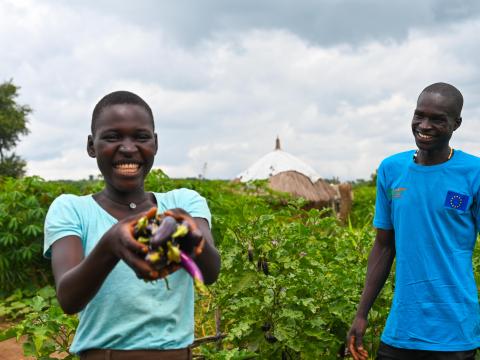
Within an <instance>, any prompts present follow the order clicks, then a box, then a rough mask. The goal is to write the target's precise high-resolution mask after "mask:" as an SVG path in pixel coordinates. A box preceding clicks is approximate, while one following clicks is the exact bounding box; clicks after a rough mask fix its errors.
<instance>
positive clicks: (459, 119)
mask: <svg viewBox="0 0 480 360" xmlns="http://www.w3.org/2000/svg"><path fill="white" fill-rule="evenodd" d="M460 125H462V117H461V116H459V117H458V118H457V120H455V127H454V128H453V131H455V130H457V129H458V128H459V127H460Z"/></svg>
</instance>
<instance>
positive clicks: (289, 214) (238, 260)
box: [0, 171, 392, 360]
mask: <svg viewBox="0 0 480 360" xmlns="http://www.w3.org/2000/svg"><path fill="white" fill-rule="evenodd" d="M101 187H102V184H101V182H98V181H95V182H46V181H43V180H41V179H39V178H35V177H34V178H25V179H22V180H13V179H4V180H2V181H0V204H1V205H0V267H1V271H0V279H1V284H2V285H1V290H2V291H3V292H4V293H7V292H11V291H12V290H13V289H15V288H17V289H19V288H27V287H28V286H27V284H29V283H33V284H35V285H36V287H37V288H38V287H41V286H43V285H44V284H46V283H50V284H51V277H50V275H46V274H50V272H51V271H50V269H49V263H48V262H47V261H45V260H43V259H42V256H41V253H42V245H43V220H44V216H45V214H46V211H47V209H48V206H49V205H50V203H51V202H52V201H53V199H54V198H55V197H57V196H58V195H60V194H61V193H66V192H67V193H74V194H86V193H91V192H95V191H98V190H99V189H101ZM179 187H187V188H190V189H194V190H196V191H198V192H199V193H200V194H201V195H203V196H204V197H205V198H206V199H207V200H208V203H209V206H210V209H211V211H212V214H213V229H212V230H213V233H214V237H215V241H216V245H217V247H218V248H219V251H220V252H221V255H222V271H221V274H220V278H219V280H218V281H217V283H215V284H214V285H213V286H211V287H209V289H210V294H209V295H206V296H203V295H199V296H198V298H197V304H196V305H197V309H198V310H200V311H199V312H197V319H196V327H197V328H196V333H197V335H198V336H203V335H218V334H216V330H217V329H216V324H215V313H216V312H217V313H220V314H221V321H220V324H221V328H220V329H218V330H220V331H221V333H223V334H224V335H225V338H224V339H223V340H222V341H220V342H217V343H214V344H204V345H202V346H200V348H199V349H197V350H196V351H197V353H198V355H200V354H202V355H203V356H204V358H207V359H217V360H220V359H247V358H253V357H257V358H259V359H279V358H282V357H283V358H291V359H319V358H321V359H335V358H337V354H338V353H339V352H342V344H343V342H344V339H345V336H346V332H347V330H348V328H349V326H350V323H351V321H352V319H353V316H354V312H355V308H356V305H357V302H358V300H359V297H360V292H361V290H362V288H363V282H364V276H365V272H366V262H367V257H368V253H369V251H370V248H371V246H372V243H373V238H374V230H373V229H372V227H371V226H370V223H371V218H372V214H373V213H372V211H373V203H372V199H374V188H371V187H360V188H356V189H355V202H354V209H353V213H352V221H351V225H350V226H349V227H343V226H340V225H339V223H338V222H337V220H336V218H334V217H333V216H332V214H331V212H330V211H329V210H322V211H318V210H315V209H313V210H305V209H304V205H305V204H304V202H303V201H302V200H292V199H290V198H289V197H288V196H285V195H282V194H277V193H273V192H271V191H269V190H268V189H267V188H266V186H265V182H255V183H248V184H240V183H230V182H226V181H207V180H195V179H186V180H173V179H169V178H168V177H166V176H165V175H164V174H163V173H162V172H161V171H154V172H152V173H151V174H150V175H149V177H148V178H147V181H146V189H147V190H154V191H168V190H171V189H174V188H179ZM358 194H360V195H358ZM372 194H373V198H372ZM249 256H250V257H251V258H252V259H251V261H250V259H249ZM19 269H21V270H20V271H19ZM45 291H46V290H44V292H45ZM15 294H16V295H15ZM27 295H28V292H27V293H25V292H21V293H20V295H19V294H18V293H14V295H12V296H13V298H12V297H11V296H10V297H8V298H7V299H5V300H4V301H3V303H2V302H0V317H8V316H10V320H12V321H17V325H16V326H15V328H14V330H12V329H11V330H7V332H6V333H4V337H5V336H7V335H8V336H20V335H27V337H28V340H27V345H25V350H26V351H27V353H28V354H33V355H34V356H36V357H37V358H39V359H48V356H49V351H54V350H55V351H59V350H60V351H65V350H66V349H67V348H68V344H67V343H68V342H69V341H70V340H71V335H72V334H73V329H74V328H75V326H76V318H75V317H73V318H72V317H69V316H66V315H63V313H62V312H61V310H60V308H59V307H58V304H57V303H56V302H55V301H53V298H48V296H47V297H45V294H43V295H44V296H40V298H38V297H36V296H37V295H38V294H30V295H28V296H27ZM15 296H16V297H15ZM29 296H30V297H29ZM27 298H28V299H30V300H27ZM391 298H392V285H391V282H390V281H389V282H388V283H387V285H386V287H385V289H384V291H383V292H382V294H381V296H380V298H379V299H378V300H377V302H376V303H375V307H374V309H373V310H372V312H371V314H370V319H369V320H370V326H369V330H368V332H367V336H366V346H367V347H368V348H369V349H370V350H371V352H372V353H375V349H376V347H377V346H378V341H379V335H380V333H381V330H382V328H383V325H384V323H385V319H386V316H387V314H388V309H389V306H390V301H391ZM19 299H23V300H19ZM42 299H43V300H42ZM26 303H28V304H30V305H28V306H29V307H28V309H32V310H31V311H30V310H26V309H27V308H26V307H25V306H24V305H22V304H26ZM2 304H3V305H2ZM32 304H33V305H32ZM2 306H3V307H2ZM15 307H17V309H16V310H15ZM2 309H3V310H2ZM22 309H23V310H22ZM2 311H3V314H2ZM14 312H16V314H17V318H16V319H14V318H13V316H12V314H13V313H14ZM6 314H10V315H8V316H7V315H6ZM57 330H58V331H65V334H66V335H65V337H64V340H62V341H63V342H61V344H60V345H59V344H58V343H55V339H58V338H55V337H53V340H54V342H53V343H52V342H51V341H50V340H52V339H50V340H49V338H50V337H52V336H53V335H51V334H53V333H52V332H51V331H57ZM200 330H201V331H200Z"/></svg>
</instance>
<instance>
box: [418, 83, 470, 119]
mask: <svg viewBox="0 0 480 360" xmlns="http://www.w3.org/2000/svg"><path fill="white" fill-rule="evenodd" d="M423 93H435V94H441V95H443V96H445V97H447V98H449V99H451V100H452V105H453V110H454V114H453V115H454V116H455V117H456V118H458V117H460V114H461V113H462V108H463V95H462V93H461V92H460V90H458V89H457V88H456V87H455V86H453V85H450V84H447V83H443V82H438V83H435V84H432V85H429V86H427V87H426V88H425V89H423V91H422V92H421V93H420V96H422V94H423ZM420 96H419V97H420Z"/></svg>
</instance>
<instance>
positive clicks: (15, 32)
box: [0, 0, 480, 180]
mask: <svg viewBox="0 0 480 360" xmlns="http://www.w3.org/2000/svg"><path fill="white" fill-rule="evenodd" d="M479 33H480V2H478V1H474V0H437V1H435V0H423V1H413V0H412V1H410V0H398V1H397V0H391V1H384V0H363V1H360V0H352V1H347V0H296V1H293V0H291V1H285V0H263V1H262V0H260V1H259V0H256V1H253V0H238V1H233V0H232V1H225V0H218V1H213V0H203V1H196V0H189V1H187V0H176V1H166V0H162V1H160V0H158V1H156V0H144V1H142V0H139V1H135V2H132V1H113V0H111V1H110V0H105V1H102V0H96V1H91V0H87V1H85V0H82V1H80V0H75V1H63V2H61V1H53V0H52V1H48V0H36V1H34V0H0V81H6V80H9V79H13V82H14V83H15V84H16V85H18V86H20V87H21V90H20V96H19V98H18V102H19V103H21V104H28V105H30V106H31V107H32V108H33V110H34V112H33V113H32V115H31V116H30V118H29V128H30V131H31V132H30V134H29V135H28V136H26V137H23V138H22V141H21V143H20V145H19V146H18V148H17V153H18V154H19V155H21V156H22V157H24V158H25V159H26V160H27V162H28V174H30V175H40V176H42V177H43V178H45V179H60V178H62V179H81V178H87V177H88V175H90V174H93V175H97V174H98V170H97V168H96V163H95V161H94V160H93V159H90V158H89V157H88V156H87V154H86V151H85V144H86V138H87V135H88V134H89V125H90V117H91V112H92V110H93V107H94V105H95V104H96V102H97V101H98V100H99V99H100V98H101V97H102V96H103V95H105V94H106V93H108V92H110V91H114V90H119V89H125V90H131V91H134V92H136V93H138V94H139V95H140V96H142V97H143V98H144V99H145V100H146V101H147V102H148V103H149V104H150V105H151V107H152V109H153V112H154V116H155V121H156V126H157V132H158V136H159V145H160V148H159V152H158V155H157V159H156V162H155V166H158V167H161V168H163V169H164V170H165V171H166V173H167V174H168V175H170V176H172V177H187V176H197V175H198V174H200V173H202V171H203V169H204V164H205V163H206V164H207V166H206V172H205V175H206V177H207V178H223V179H228V178H233V177H235V176H236V175H237V174H238V173H240V172H241V171H243V170H244V169H245V168H247V167H248V166H249V165H251V164H252V163H253V162H255V161H256V160H257V159H258V158H260V157H261V156H263V155H264V154H266V153H268V152H269V151H271V150H273V147H274V142H275V137H276V136H277V135H278V136H279V137H280V139H281V142H282V147H283V149H284V150H286V151H288V152H290V153H291V154H293V155H295V156H297V157H299V158H301V159H302V160H304V161H305V162H307V163H308V164H310V165H311V166H312V167H313V168H314V169H315V170H316V171H317V172H318V173H319V174H320V175H321V176H323V177H326V178H330V177H333V176H335V177H339V178H340V179H342V180H350V179H357V178H368V177H369V176H370V174H371V173H372V172H373V171H375V169H376V167H377V165H378V163H379V161H381V159H382V158H384V157H386V156H388V155H389V154H392V153H395V152H398V151H402V150H407V149H411V148H413V146H414V143H413V138H412V135H411V133H410V127H409V124H410V119H411V116H412V113H413V109H414V106H415V102H416V98H417V96H418V93H419V92H420V91H421V90H422V89H423V88H424V87H425V86H427V85H429V84H431V83H433V82H438V81H444V82H450V83H452V84H454V85H455V86H457V87H458V88H459V89H460V90H461V91H462V93H463V94H464V97H465V106H464V111H463V118H464V122H463V125H462V127H461V128H460V129H459V130H457V132H456V133H455V134H454V138H453V140H452V145H453V146H454V147H455V148H462V149H464V150H465V151H468V152H471V153H473V154H476V155H480V145H479V142H478V140H475V139H476V138H477V137H476V136H477V134H478V133H479V130H480V50H479V49H480V47H479V45H478V34H479Z"/></svg>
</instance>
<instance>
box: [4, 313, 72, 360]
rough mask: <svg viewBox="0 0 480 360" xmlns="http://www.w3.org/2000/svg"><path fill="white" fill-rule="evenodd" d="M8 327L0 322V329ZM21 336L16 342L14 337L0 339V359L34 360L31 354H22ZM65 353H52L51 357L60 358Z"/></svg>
mask: <svg viewBox="0 0 480 360" xmlns="http://www.w3.org/2000/svg"><path fill="white" fill-rule="evenodd" d="M7 327H8V324H6V323H1V322H0V330H3V329H5V328H7ZM23 341H25V340H24V339H23V338H20V340H19V341H18V342H17V340H16V339H15V338H13V339H9V340H5V341H0V360H35V358H34V357H32V356H23V348H22V344H23ZM66 355H67V354H52V355H51V357H53V358H58V359H62V358H64V357H65V356H66Z"/></svg>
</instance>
